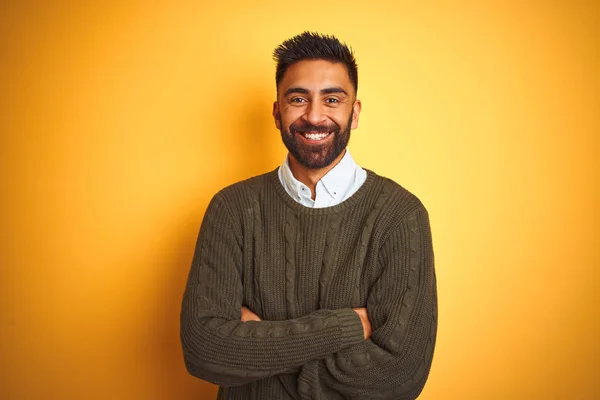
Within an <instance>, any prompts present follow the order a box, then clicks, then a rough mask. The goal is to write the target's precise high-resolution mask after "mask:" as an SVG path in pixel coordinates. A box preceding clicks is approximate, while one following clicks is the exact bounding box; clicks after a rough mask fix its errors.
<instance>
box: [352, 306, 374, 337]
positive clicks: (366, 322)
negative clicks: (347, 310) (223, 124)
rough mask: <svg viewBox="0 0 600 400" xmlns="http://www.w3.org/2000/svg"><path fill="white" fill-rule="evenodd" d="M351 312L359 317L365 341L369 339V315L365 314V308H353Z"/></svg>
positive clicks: (370, 330)
mask: <svg viewBox="0 0 600 400" xmlns="http://www.w3.org/2000/svg"><path fill="white" fill-rule="evenodd" d="M353 310H354V311H355V312H356V313H357V314H358V316H359V317H360V322H362V326H363V331H364V333H365V340H367V339H368V338H370V337H371V332H372V329H371V322H370V321H369V315H368V314H367V309H366V308H353Z"/></svg>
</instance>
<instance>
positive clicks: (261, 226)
mask: <svg viewBox="0 0 600 400" xmlns="http://www.w3.org/2000/svg"><path fill="white" fill-rule="evenodd" d="M367 172H368V175H367V180H366V181H365V183H364V184H363V185H362V186H361V187H360V189H359V190H358V191H357V192H356V193H355V194H354V195H353V196H352V197H350V198H349V199H348V200H346V201H344V202H342V203H341V204H338V205H335V206H333V207H327V208H307V207H304V206H302V205H300V204H298V203H296V202H295V201H294V200H293V199H292V198H291V197H290V196H289V195H288V194H287V193H286V192H285V189H284V188H283V187H282V185H281V183H280V182H279V178H278V176H277V171H272V172H270V173H267V174H264V175H260V176H257V177H255V178H252V179H249V180H246V181H243V182H240V183H236V184H234V185H232V186H229V187H228V188H225V189H223V190H222V191H220V192H219V193H218V194H216V195H215V196H214V198H213V199H212V201H211V202H210V205H209V206H208V209H207V211H206V214H205V216H204V220H203V222H202V227H201V229H200V234H199V237H198V242H197V245H196V251H195V254H194V258H193V262H192V267H191V271H190V275H189V278H188V283H187V287H186V290H185V294H184V298H183V306H182V311H181V342H182V345H183V353H184V358H185V363H186V366H187V369H188V371H189V372H190V374H192V375H194V376H197V377H199V378H202V379H205V380H207V381H210V382H213V383H215V384H218V385H220V386H221V389H220V390H219V395H220V397H221V398H224V399H240V400H241V399H243V400H247V399H257V400H263V399H265V400H269V399H414V398H416V397H417V396H418V395H419V393H420V392H421V390H422V389H423V386H424V385H425V381H426V379H427V376H428V374H429V369H430V366H431V360H432V357H433V349H434V345H435V337H436V328H437V300H436V283H435V272H434V265H433V251H432V244H431V232H430V228H429V220H428V215H427V211H426V210H425V208H424V207H423V205H422V204H421V202H420V201H419V200H418V199H417V198H416V197H415V196H414V195H412V194H410V193H409V192H408V191H407V190H405V189H404V188H402V187H401V186H399V185H398V184H396V183H394V182H393V181H391V180H389V179H387V178H383V177H381V176H378V175H377V174H375V173H373V172H371V171H367ZM242 306H246V307H248V308H249V309H251V310H252V311H254V312H255V313H256V314H257V315H258V316H259V317H260V318H261V319H262V321H250V322H242V321H241V320H240V315H241V314H240V309H241V307H242ZM353 307H366V308H367V311H368V315H369V320H370V322H371V324H372V328H373V333H372V336H371V337H370V338H369V339H368V340H364V336H363V328H362V324H361V321H360V318H359V317H358V315H357V314H356V312H354V311H353V310H352V308H353Z"/></svg>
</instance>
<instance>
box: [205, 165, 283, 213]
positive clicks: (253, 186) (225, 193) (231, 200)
mask: <svg viewBox="0 0 600 400" xmlns="http://www.w3.org/2000/svg"><path fill="white" fill-rule="evenodd" d="M273 177H275V178H276V177H277V170H274V171H270V172H266V173H264V174H261V175H257V176H253V177H251V178H247V179H244V180H241V181H239V182H235V183H233V184H231V185H228V186H225V187H224V188H223V189H221V190H219V191H218V192H217V193H216V194H215V195H214V198H216V199H219V200H221V201H224V202H225V203H227V204H229V205H234V204H240V203H248V202H249V201H250V199H251V198H252V197H255V196H256V195H257V194H258V193H259V192H260V191H262V190H263V189H264V188H265V187H267V186H269V185H272V184H273Z"/></svg>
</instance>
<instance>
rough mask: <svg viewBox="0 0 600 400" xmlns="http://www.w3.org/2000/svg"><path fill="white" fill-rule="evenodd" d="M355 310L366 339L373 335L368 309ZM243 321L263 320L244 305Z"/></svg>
mask: <svg viewBox="0 0 600 400" xmlns="http://www.w3.org/2000/svg"><path fill="white" fill-rule="evenodd" d="M353 310H354V312H356V313H357V314H358V316H359V317H360V322H361V324H362V327H363V331H364V335H365V340H367V339H368V338H370V337H371V331H372V328H371V322H370V321H369V316H368V314H367V309H366V308H364V307H359V308H353ZM241 319H242V322H248V321H262V320H261V319H260V317H259V316H258V315H256V314H255V313H254V312H252V310H250V309H249V308H248V307H242V318H241Z"/></svg>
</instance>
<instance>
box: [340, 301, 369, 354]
mask: <svg viewBox="0 0 600 400" xmlns="http://www.w3.org/2000/svg"><path fill="white" fill-rule="evenodd" d="M336 314H337V318H338V322H339V324H340V329H341V331H342V333H341V335H340V338H341V341H342V342H341V346H342V349H343V348H346V347H348V346H352V345H354V344H358V343H361V342H363V341H364V340H365V331H364V329H363V326H362V322H361V320H360V317H359V316H358V314H357V313H356V311H354V310H353V309H351V308H342V309H340V310H337V311H336Z"/></svg>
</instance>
